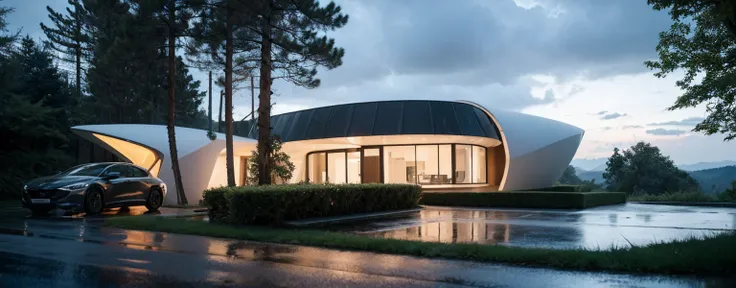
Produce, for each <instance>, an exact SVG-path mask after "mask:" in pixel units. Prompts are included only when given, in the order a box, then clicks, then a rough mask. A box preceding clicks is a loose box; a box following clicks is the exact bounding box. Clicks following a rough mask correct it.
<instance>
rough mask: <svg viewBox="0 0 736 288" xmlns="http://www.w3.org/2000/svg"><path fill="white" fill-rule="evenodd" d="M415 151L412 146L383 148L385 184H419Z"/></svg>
mask: <svg viewBox="0 0 736 288" xmlns="http://www.w3.org/2000/svg"><path fill="white" fill-rule="evenodd" d="M414 154H415V151H414V145H412V146H384V147H383V182H384V183H417V182H416V177H417V174H416V161H414V159H415V157H414Z"/></svg>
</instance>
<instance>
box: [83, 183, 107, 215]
mask: <svg viewBox="0 0 736 288" xmlns="http://www.w3.org/2000/svg"><path fill="white" fill-rule="evenodd" d="M103 206H104V205H103V202H102V193H100V191H99V190H98V189H94V188H93V189H90V190H89V191H87V197H85V198H84V213H87V214H88V215H96V214H100V212H102V208H103Z"/></svg>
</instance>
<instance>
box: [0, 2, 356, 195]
mask: <svg viewBox="0 0 736 288" xmlns="http://www.w3.org/2000/svg"><path fill="white" fill-rule="evenodd" d="M68 4H69V5H68V6H67V8H66V9H64V11H55V10H53V9H51V8H49V7H46V12H47V13H48V17H49V20H50V22H49V23H48V25H44V24H40V26H41V28H42V30H43V32H44V34H45V36H46V39H45V40H39V41H36V40H33V39H30V38H28V37H23V36H22V35H18V33H13V31H8V30H7V29H6V23H5V21H4V19H5V17H4V16H5V15H7V14H8V13H12V8H2V10H0V34H1V35H0V37H2V38H0V50H1V51H0V65H1V67H0V70H2V71H0V76H2V78H1V79H0V81H2V83H0V101H2V102H0V104H1V106H2V107H0V109H1V110H0V113H1V114H0V135H1V137H2V143H1V144H0V153H1V154H0V161H1V163H3V164H4V165H3V167H2V168H0V197H3V198H5V197H11V196H12V197H15V196H17V195H18V194H19V193H20V192H21V191H22V183H23V181H24V180H28V179H30V178H35V177H37V176H41V175H48V174H51V173H53V172H54V171H57V170H61V169H64V168H67V167H68V166H70V165H72V164H75V163H74V162H75V161H76V159H75V157H74V156H75V155H76V153H77V152H78V151H79V150H78V149H77V148H78V146H80V145H81V144H80V142H79V141H78V139H77V137H75V136H74V135H73V134H72V133H71V132H70V129H69V128H70V127H72V126H74V125H81V124H114V123H135V124H166V125H167V131H168V135H167V136H168V139H169V147H170V150H171V151H170V155H167V156H168V157H169V158H170V159H174V160H173V161H171V165H172V169H173V170H174V178H175V179H176V182H177V184H180V179H181V176H180V173H179V169H178V164H177V161H176V159H178V158H177V156H176V155H177V152H176V137H175V129H174V125H176V126H184V127H193V128H201V129H206V128H207V127H208V126H209V124H211V123H210V122H211V120H210V119H208V116H207V112H206V111H205V110H203V109H201V108H200V107H201V106H202V105H201V104H202V102H203V100H204V98H205V96H206V94H205V91H206V90H207V89H206V88H207V87H200V86H201V83H200V82H199V81H194V79H193V77H192V76H191V74H190V73H189V70H188V67H189V65H191V66H192V67H195V68H198V69H201V70H204V71H211V72H214V73H215V77H216V79H217V81H216V82H217V84H218V85H219V86H220V87H221V88H222V89H223V90H224V93H223V94H224V102H225V105H224V111H222V112H223V113H224V116H225V117H224V119H223V120H222V121H223V122H224V123H225V125H223V126H224V127H223V130H224V132H225V134H226V137H225V138H226V150H227V153H226V154H227V157H226V158H227V165H226V166H227V171H228V173H227V174H228V183H229V184H230V185H234V183H235V179H234V170H233V169H234V168H233V167H234V164H233V163H234V162H233V151H232V150H233V144H232V143H233V141H232V139H233V138H232V134H233V119H232V114H233V113H232V112H233V111H232V109H233V107H232V106H233V105H232V99H233V93H234V90H235V89H237V88H238V87H237V85H238V84H239V83H248V82H251V81H253V80H254V79H253V78H255V79H256V80H255V83H257V84H256V85H255V86H257V87H252V88H255V89H257V93H256V94H257V95H258V102H259V104H258V105H257V106H258V113H257V115H255V116H256V117H257V122H258V126H257V127H259V129H257V130H258V135H259V137H258V138H259V146H258V149H259V151H258V152H259V153H257V154H258V155H259V157H258V159H257V163H259V167H258V168H259V175H261V176H260V177H259V179H260V181H259V184H269V183H270V177H268V176H267V175H270V171H271V170H272V167H270V166H269V163H270V161H268V160H269V159H268V155H270V151H268V149H269V148H268V147H270V146H269V145H266V144H268V143H267V142H268V141H267V139H270V138H271V135H270V131H271V129H267V128H270V121H269V120H270V113H271V111H270V107H271V105H272V103H271V99H270V98H271V94H273V92H272V91H271V84H272V82H273V81H274V80H277V79H278V80H282V81H287V82H290V83H293V84H294V85H297V86H301V87H306V88H315V87H318V86H319V85H320V80H319V79H318V78H317V77H316V75H317V67H320V66H321V67H325V68H327V69H333V68H335V67H338V66H340V65H341V64H342V56H343V55H344V50H343V49H342V48H340V47H337V46H336V45H335V41H334V39H331V38H329V37H327V36H325V35H324V34H323V33H322V32H326V31H330V30H335V29H337V28H340V27H342V26H344V25H345V24H346V23H347V20H348V17H347V15H344V14H342V13H341V9H340V7H339V6H337V5H335V4H334V3H328V4H327V5H325V6H320V5H319V2H318V1H316V0H68ZM0 5H2V2H0ZM182 56H186V59H187V61H184V59H183V57H182ZM170 67H172V68H174V69H169V68H170ZM234 86H235V87H234ZM215 97H216V96H215ZM172 111H173V112H172ZM261 116H262V117H261ZM217 126H218V127H219V126H220V125H217ZM261 127H264V129H260V128H261ZM162 136H164V135H155V136H152V137H162ZM207 136H210V137H212V135H211V134H210V133H208V134H207V135H205V134H203V137H207ZM263 139H266V140H263ZM260 142H263V143H260ZM261 144H262V145H261ZM90 154H94V153H90ZM90 158H91V157H90ZM90 160H91V161H94V159H90ZM182 187H183V185H176V188H177V189H176V190H177V194H179V195H180V196H182V197H180V201H182V203H187V201H186V199H185V198H183V195H184V193H183V190H182V189H183V188H182Z"/></svg>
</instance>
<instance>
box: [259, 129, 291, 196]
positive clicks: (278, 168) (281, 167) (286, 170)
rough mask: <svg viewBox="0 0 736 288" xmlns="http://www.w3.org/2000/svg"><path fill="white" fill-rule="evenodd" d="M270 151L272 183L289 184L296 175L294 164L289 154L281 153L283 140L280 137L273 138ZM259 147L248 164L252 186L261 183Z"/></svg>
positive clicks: (270, 142)
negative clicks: (294, 174)
mask: <svg viewBox="0 0 736 288" xmlns="http://www.w3.org/2000/svg"><path fill="white" fill-rule="evenodd" d="M269 145H271V147H269V149H268V150H269V151H271V155H269V157H268V159H269V161H271V163H270V164H271V167H273V169H272V170H271V175H270V177H269V178H271V181H278V182H281V183H286V182H289V180H290V179H291V177H292V176H293V173H294V169H295V166H294V163H292V162H291V158H290V157H289V155H288V154H286V153H284V152H281V139H279V137H278V136H272V137H271V141H269ZM257 159H258V147H256V151H253V155H252V156H251V157H250V161H249V162H248V179H247V180H248V181H247V182H248V184H250V185H257V184H258V181H260V178H261V177H260V175H259V174H258V173H260V170H261V169H260V168H259V167H258V166H259V165H260V164H259V163H258V161H256V160H257Z"/></svg>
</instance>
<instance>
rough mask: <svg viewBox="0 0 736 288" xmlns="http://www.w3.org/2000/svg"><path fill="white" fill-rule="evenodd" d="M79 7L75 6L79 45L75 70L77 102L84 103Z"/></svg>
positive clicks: (77, 42)
mask: <svg viewBox="0 0 736 288" xmlns="http://www.w3.org/2000/svg"><path fill="white" fill-rule="evenodd" d="M78 7H79V6H75V8H74V12H75V19H76V23H75V24H76V27H75V28H76V31H75V32H76V35H75V38H76V39H75V44H76V45H77V47H76V49H75V51H74V52H75V53H76V55H75V57H76V59H75V60H76V61H75V62H76V63H75V64H76V67H75V68H76V73H77V77H76V79H75V80H76V82H75V83H76V85H77V87H76V89H77V95H76V97H77V101H82V100H81V98H82V41H80V40H79V38H81V35H82V19H80V16H79V13H80V12H79V11H77V8H78Z"/></svg>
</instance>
